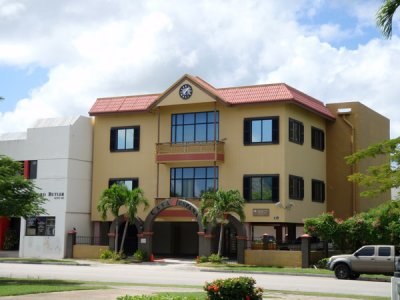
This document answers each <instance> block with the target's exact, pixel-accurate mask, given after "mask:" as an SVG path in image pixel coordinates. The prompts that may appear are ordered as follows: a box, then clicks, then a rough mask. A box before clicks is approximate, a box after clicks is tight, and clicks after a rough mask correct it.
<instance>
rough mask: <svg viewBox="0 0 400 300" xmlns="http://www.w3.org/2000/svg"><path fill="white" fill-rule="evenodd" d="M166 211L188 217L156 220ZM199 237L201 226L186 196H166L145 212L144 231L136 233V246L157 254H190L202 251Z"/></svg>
mask: <svg viewBox="0 0 400 300" xmlns="http://www.w3.org/2000/svg"><path fill="white" fill-rule="evenodd" d="M177 208H183V209H179V210H177ZM168 215H171V216H180V215H181V216H187V217H188V218H187V219H186V220H185V219H184V218H180V219H181V220H180V221H166V220H164V221H160V219H158V221H156V219H157V218H160V217H161V218H162V217H163V216H168ZM172 219H173V218H172ZM177 219H178V218H177ZM182 219H183V220H182ZM203 237H204V229H203V225H202V223H201V219H200V215H199V211H198V209H197V207H196V206H195V205H193V204H192V203H191V202H189V201H187V200H184V199H178V198H170V199H165V200H163V201H162V202H161V203H160V204H158V205H157V206H155V207H154V208H153V209H152V210H151V211H150V213H149V214H148V216H147V218H146V220H145V222H144V231H143V232H142V233H141V234H139V248H141V249H143V250H145V251H146V252H148V253H152V254H156V255H161V256H179V257H184V256H192V257H193V256H197V255H200V253H203V250H202V249H203V248H204V247H203V246H202V244H203V241H202V240H203Z"/></svg>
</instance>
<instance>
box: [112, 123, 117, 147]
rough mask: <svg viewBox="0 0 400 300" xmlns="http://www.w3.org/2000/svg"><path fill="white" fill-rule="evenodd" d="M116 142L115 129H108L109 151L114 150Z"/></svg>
mask: <svg viewBox="0 0 400 300" xmlns="http://www.w3.org/2000/svg"><path fill="white" fill-rule="evenodd" d="M116 142H117V129H114V128H111V130H110V151H115V150H116Z"/></svg>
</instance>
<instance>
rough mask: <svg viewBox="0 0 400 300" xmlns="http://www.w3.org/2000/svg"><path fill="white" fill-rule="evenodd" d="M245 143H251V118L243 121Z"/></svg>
mask: <svg viewBox="0 0 400 300" xmlns="http://www.w3.org/2000/svg"><path fill="white" fill-rule="evenodd" d="M243 144H245V145H249V144H251V120H246V119H245V120H244V122H243Z"/></svg>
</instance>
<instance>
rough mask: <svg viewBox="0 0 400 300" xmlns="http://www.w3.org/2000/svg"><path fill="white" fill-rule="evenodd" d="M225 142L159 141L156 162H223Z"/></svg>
mask: <svg viewBox="0 0 400 300" xmlns="http://www.w3.org/2000/svg"><path fill="white" fill-rule="evenodd" d="M224 144H225V143H224V142H220V141H215V142H191V143H176V144H173V143H158V144H156V162H157V163H161V164H167V163H172V162H214V161H215V162H223V161H224V156H225V152H224Z"/></svg>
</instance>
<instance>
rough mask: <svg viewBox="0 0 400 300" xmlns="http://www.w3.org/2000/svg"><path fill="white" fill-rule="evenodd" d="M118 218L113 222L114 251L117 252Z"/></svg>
mask: <svg viewBox="0 0 400 300" xmlns="http://www.w3.org/2000/svg"><path fill="white" fill-rule="evenodd" d="M118 227H119V226H118V217H117V219H116V220H115V240H114V251H115V252H118Z"/></svg>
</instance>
